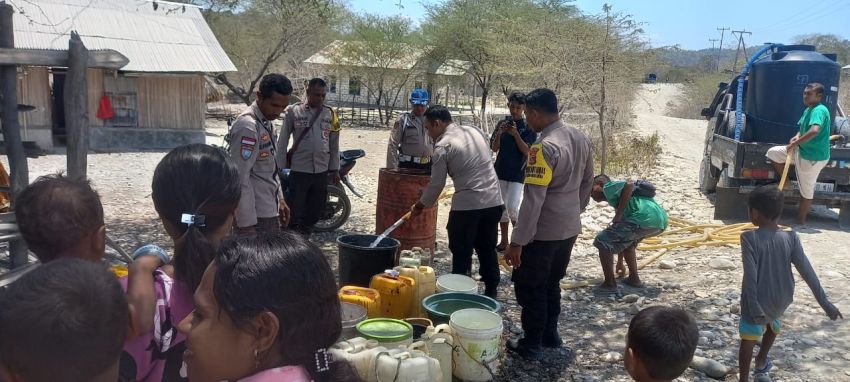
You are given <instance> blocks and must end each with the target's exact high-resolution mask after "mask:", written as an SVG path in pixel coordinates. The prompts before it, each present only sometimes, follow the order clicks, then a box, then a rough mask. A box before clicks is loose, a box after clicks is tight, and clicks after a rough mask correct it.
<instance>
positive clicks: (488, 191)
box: [411, 105, 504, 298]
mask: <svg viewBox="0 0 850 382" xmlns="http://www.w3.org/2000/svg"><path fill="white" fill-rule="evenodd" d="M425 118H426V121H427V122H426V127H427V128H428V135H429V136H430V137H431V138H432V139H433V140H434V142H435V144H434V155H433V159H434V165H433V168H432V169H431V181H430V182H429V183H428V186H427V187H426V188H425V191H424V192H423V193H422V196H421V197H420V198H419V201H418V202H417V203H416V204H415V205H413V207H411V214H412V215H413V216H418V215H419V214H421V213H422V210H423V209H425V208H426V207H431V206H433V205H434V204H436V203H437V199H438V198H439V196H440V193H441V192H442V191H443V187H445V185H446V178H447V177H451V178H452V183H454V187H455V193H454V195H453V196H452V211H451V212H450V213H449V222H448V225H447V226H446V230H447V231H448V236H449V249H450V250H451V252H452V273H456V274H462V275H469V274H470V271H471V270H472V252H473V250H474V251H475V253H477V254H478V261H479V263H480V265H481V267H480V269H479V273H480V274H481V280H482V281H484V286H485V288H484V294H485V295H487V296H489V297H492V298H496V294H497V288H498V286H499V276H500V275H499V260H498V258H497V257H496V241H497V232H496V228H497V227H498V226H499V220H501V218H502V210H503V209H504V207H503V205H502V194H501V193H500V191H499V179H498V178H497V177H496V169H495V168H493V160H492V159H491V157H492V154H491V153H490V145H489V144H488V142H487V138H486V137H485V136H484V133H483V132H482V131H481V130H479V129H478V128H476V127H471V126H463V125H459V124H456V123H454V122H452V114H451V113H450V112H449V109H447V108H446V107H445V106H442V105H433V106H431V107H429V108H428V110H427V111H425Z"/></svg>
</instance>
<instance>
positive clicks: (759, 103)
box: [742, 45, 841, 143]
mask: <svg viewBox="0 0 850 382" xmlns="http://www.w3.org/2000/svg"><path fill="white" fill-rule="evenodd" d="M840 77H841V66H840V65H838V63H837V62H835V55H832V54H829V55H825V54H822V53H819V52H817V51H816V50H815V47H814V46H812V45H786V46H782V47H779V48H777V49H776V50H774V51H773V52H771V53H769V54H767V55H765V56H764V57H762V58H761V59H760V60H759V61H756V63H755V64H753V66H752V67H751V68H750V74H749V78H748V80H747V81H748V82H747V90H746V94H745V96H744V112H745V113H746V114H747V127H746V134H744V135H743V137H742V140H744V141H747V142H765V143H788V140H789V139H791V137H793V136H794V134H796V133H797V132H798V131H799V128H798V127H797V121H798V120H799V119H800V116H801V115H802V113H803V110H804V109H805V108H806V105H805V104H803V90H804V89H805V87H806V85H807V84H809V83H812V82H819V83H821V84H823V86H824V99H823V103H824V105H826V107H827V108H828V109H829V112H830V115H832V116H833V118H834V117H835V109H836V107H835V105H836V102H837V99H838V81H839V79H840Z"/></svg>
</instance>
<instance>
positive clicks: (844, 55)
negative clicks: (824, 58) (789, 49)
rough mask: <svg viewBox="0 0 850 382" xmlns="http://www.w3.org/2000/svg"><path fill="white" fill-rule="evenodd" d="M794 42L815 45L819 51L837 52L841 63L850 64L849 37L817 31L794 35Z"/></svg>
mask: <svg viewBox="0 0 850 382" xmlns="http://www.w3.org/2000/svg"><path fill="white" fill-rule="evenodd" d="M794 43H795V44H806V45H814V46H816V47H817V48H818V51H819V52H823V53H835V54H837V55H838V63H839V64H841V65H848V64H850V40H848V39H844V38H841V37H839V36H836V35H834V34H818V33H815V34H807V35H802V36H797V37H794Z"/></svg>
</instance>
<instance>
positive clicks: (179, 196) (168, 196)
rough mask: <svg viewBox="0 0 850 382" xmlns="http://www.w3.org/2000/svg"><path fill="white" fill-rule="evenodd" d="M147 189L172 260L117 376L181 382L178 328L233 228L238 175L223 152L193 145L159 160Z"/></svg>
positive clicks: (159, 275) (159, 273)
mask: <svg viewBox="0 0 850 382" xmlns="http://www.w3.org/2000/svg"><path fill="white" fill-rule="evenodd" d="M151 188H152V189H153V190H152V193H151V198H152V199H153V204H154V208H155V209H156V212H157V213H158V214H159V217H160V219H161V220H162V225H163V227H164V228H165V231H166V232H167V233H168V235H169V236H170V237H171V239H172V240H174V258H173V260H172V262H171V263H170V264H168V265H166V266H164V267H161V268H160V269H157V270H156V272H154V277H153V281H154V284H155V292H156V307H155V313H154V312H152V313H151V314H150V319H151V320H154V318H156V320H154V322H153V325H152V326H153V330H150V331H148V332H146V333H144V334H143V335H142V336H140V337H139V338H136V339H135V340H133V341H132V342H129V343H128V344H127V346H126V347H125V348H124V350H125V352H126V353H127V355H128V356H127V357H125V358H124V359H123V360H122V364H121V373H122V376H127V377H128V379H131V380H137V381H179V380H185V378H184V376H181V375H180V374H181V373H180V369H181V367H182V365H183V351H184V349H185V343H184V340H185V336H183V334H181V333H178V332H177V330H176V326H177V324H178V323H179V322H180V321H182V320H183V319H184V318H185V317H186V316H188V315H189V313H190V312H191V311H192V294H193V293H194V292H195V289H197V287H198V285H199V284H200V283H201V277H202V276H203V274H204V270H205V269H206V268H207V266H209V264H210V262H212V259H213V257H214V255H215V248H216V247H218V244H219V242H220V241H221V240H222V239H223V238H224V237H225V236H228V235H229V234H230V231H231V229H232V227H233V221H234V218H235V216H236V207H237V205H238V204H239V198H240V195H241V188H240V185H239V173H238V170H237V169H236V166H235V165H234V164H233V162H231V161H230V158H229V157H228V156H227V154H225V153H224V152H222V151H221V150H219V149H216V148H214V147H212V146H207V145H202V144H192V145H187V146H181V147H178V148H176V149H174V150H171V151H170V152H169V153H168V154H166V155H165V157H163V158H162V160H161V161H160V162H159V164H158V165H157V166H156V169H155V170H154V174H153V181H152V184H151ZM148 278H149V279H150V276H148ZM130 282H134V279H133V275H130ZM151 289H152V290H154V288H151Z"/></svg>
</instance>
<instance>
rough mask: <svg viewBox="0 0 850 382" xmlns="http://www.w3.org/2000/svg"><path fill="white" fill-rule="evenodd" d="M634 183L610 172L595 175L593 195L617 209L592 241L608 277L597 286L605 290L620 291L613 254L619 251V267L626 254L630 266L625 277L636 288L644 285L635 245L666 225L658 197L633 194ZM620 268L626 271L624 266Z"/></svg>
mask: <svg viewBox="0 0 850 382" xmlns="http://www.w3.org/2000/svg"><path fill="white" fill-rule="evenodd" d="M634 190H635V184H634V182H632V181H628V182H622V181H613V182H612V181H611V178H609V177H608V176H607V175H597V176H596V177H595V178H594V179H593V188H592V190H591V194H590V195H591V197H593V200H595V201H597V202H601V201H603V200H604V201H607V202H608V204H610V205H611V206H612V207H614V208H616V209H617V212H616V214H615V215H614V219H613V221H612V223H611V225H610V226H608V228H606V229H605V230H603V231H602V232H600V233H599V234H598V235H597V236H596V240H594V242H593V245H594V246H595V247H596V248H597V249H599V260H600V262H601V263H602V273H603V274H604V276H605V281H603V282H602V284H600V285H599V286H597V287H596V288H597V289H596V290H597V291H598V292H601V293H604V294H611V293H618V290H617V282H616V281H615V277H614V270H613V268H612V266H613V264H612V263H613V262H614V254H615V253H616V254H618V255H619V259H618V261H617V262H618V270H621V269H622V268H623V266H622V262H623V257H625V259H626V264H628V266H629V277H628V279H626V280H625V281H624V283H626V284H627V285H631V286H633V287H636V288H640V287H643V283H641V281H640V277H639V276H638V269H637V255H636V254H635V248H636V247H637V245H638V244H639V243H640V242H641V241H642V240H643V239H645V238H647V237H650V236H655V235H658V234H659V233H661V232H663V231H664V230H665V229H667V212H665V211H664V209H663V208H661V206H660V205H658V203H656V202H655V199H653V198H650V197H646V196H638V195H633V194H632V193H633V192H634ZM621 272H625V270H624V269H622V271H621Z"/></svg>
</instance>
